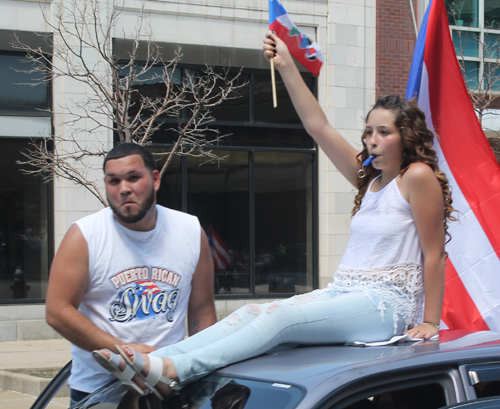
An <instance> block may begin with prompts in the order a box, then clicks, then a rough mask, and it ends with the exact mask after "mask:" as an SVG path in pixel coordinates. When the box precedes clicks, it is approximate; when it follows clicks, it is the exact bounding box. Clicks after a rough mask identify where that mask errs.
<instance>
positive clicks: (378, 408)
mask: <svg viewBox="0 0 500 409" xmlns="http://www.w3.org/2000/svg"><path fill="white" fill-rule="evenodd" d="M445 405H446V396H445V391H444V389H443V386H442V385H440V384H438V383H433V384H426V385H419V386H415V387H408V388H402V389H396V390H392V391H388V392H383V393H380V394H377V395H373V396H369V397H367V398H364V399H361V400H359V401H357V402H355V403H353V404H352V405H349V406H346V407H345V409H372V408H373V409H413V408H415V409H417V408H418V409H421V408H426V409H438V408H441V407H443V406H445Z"/></svg>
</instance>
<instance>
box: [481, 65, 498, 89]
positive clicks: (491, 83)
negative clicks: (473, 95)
mask: <svg viewBox="0 0 500 409" xmlns="http://www.w3.org/2000/svg"><path fill="white" fill-rule="evenodd" d="M483 81H484V84H483V87H484V89H487V90H491V91H500V64H499V62H496V63H491V64H484V72H483Z"/></svg>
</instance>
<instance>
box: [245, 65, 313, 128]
mask: <svg viewBox="0 0 500 409" xmlns="http://www.w3.org/2000/svg"><path fill="white" fill-rule="evenodd" d="M301 75H302V77H303V78H304V80H305V82H306V84H307V86H308V87H309V89H311V90H313V87H314V84H315V79H314V77H312V76H311V75H310V74H304V73H301ZM254 95H255V122H271V123H285V124H297V125H300V119H299V116H298V115H297V112H296V111H295V108H294V107H293V104H292V100H291V99H290V97H289V96H288V91H287V90H286V88H285V84H284V83H283V81H282V80H281V77H280V76H279V75H278V74H276V95H277V101H278V106H277V107H276V108H273V97H272V88H271V74H255V82H254Z"/></svg>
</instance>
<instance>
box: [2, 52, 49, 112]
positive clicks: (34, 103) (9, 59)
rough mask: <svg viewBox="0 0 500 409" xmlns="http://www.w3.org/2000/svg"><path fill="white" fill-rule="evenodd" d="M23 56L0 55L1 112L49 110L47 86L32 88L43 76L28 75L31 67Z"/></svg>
mask: <svg viewBox="0 0 500 409" xmlns="http://www.w3.org/2000/svg"><path fill="white" fill-rule="evenodd" d="M23 61H24V59H23V56H20V55H5V54H3V55H0V89H1V90H2V92H1V93H0V111H4V112H7V113H11V112H12V113H15V112H22V113H25V112H30V115H33V113H34V112H33V111H35V110H37V109H47V108H48V90H47V85H37V86H31V85H27V84H30V83H35V82H36V81H37V80H39V79H40V77H41V74H40V73H37V74H26V73H25V72H19V71H20V70H29V69H30V68H31V66H30V65H29V64H26V63H23Z"/></svg>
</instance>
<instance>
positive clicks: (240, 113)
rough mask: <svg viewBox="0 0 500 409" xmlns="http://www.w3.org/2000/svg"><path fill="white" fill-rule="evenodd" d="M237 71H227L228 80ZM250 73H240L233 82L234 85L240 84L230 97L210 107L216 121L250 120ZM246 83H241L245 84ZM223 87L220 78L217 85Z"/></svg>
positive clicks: (223, 84)
mask: <svg viewBox="0 0 500 409" xmlns="http://www.w3.org/2000/svg"><path fill="white" fill-rule="evenodd" d="M236 74H237V73H233V72H231V73H228V75H227V78H228V80H231V79H233V78H234V77H235V76H236ZM249 80H250V75H249V74H241V75H240V76H239V77H238V78H237V79H236V82H235V85H238V84H240V85H242V86H241V87H240V88H238V89H237V90H236V91H235V92H234V93H233V94H231V96H230V98H229V99H227V100H225V101H224V102H222V104H220V105H216V106H214V107H212V108H211V110H210V111H211V116H212V117H214V118H215V119H216V120H217V121H224V122H226V121H227V122H235V121H238V122H248V121H249V120H250V95H249V93H250V91H249V89H250V83H249ZM245 83H246V85H243V84H245ZM218 87H225V83H224V81H222V80H219V81H218V82H217V87H216V89H218Z"/></svg>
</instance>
